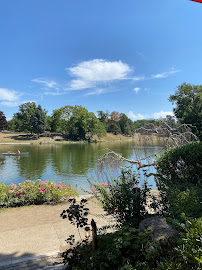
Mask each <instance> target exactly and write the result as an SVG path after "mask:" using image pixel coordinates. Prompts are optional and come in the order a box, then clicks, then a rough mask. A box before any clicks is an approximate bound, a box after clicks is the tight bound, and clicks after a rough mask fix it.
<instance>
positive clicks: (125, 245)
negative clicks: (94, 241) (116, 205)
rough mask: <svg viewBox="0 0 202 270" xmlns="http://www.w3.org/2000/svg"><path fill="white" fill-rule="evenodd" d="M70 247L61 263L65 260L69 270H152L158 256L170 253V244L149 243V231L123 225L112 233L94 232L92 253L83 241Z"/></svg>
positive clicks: (154, 267)
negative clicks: (94, 243) (96, 243)
mask: <svg viewBox="0 0 202 270" xmlns="http://www.w3.org/2000/svg"><path fill="white" fill-rule="evenodd" d="M70 240H71V239H70V238H69V241H70ZM70 250H71V252H72V253H71V255H70V252H69V251H70ZM70 250H68V251H67V252H64V253H63V254H62V255H63V258H64V263H66V264H67V263H68V265H69V266H70V268H69V269H73V270H77V269H80V270H84V269H85V270H94V269H96V270H108V269H113V270H124V269H125V270H127V269H128V270H129V269H131V270H134V269H136V270H150V269H151V270H154V269H156V266H157V262H158V260H160V258H163V257H166V256H169V254H170V253H172V246H171V245H169V244H166V245H165V246H162V247H161V246H160V245H159V244H156V243H153V242H152V240H151V236H150V232H149V231H146V232H144V233H143V232H140V231H139V230H138V229H135V228H133V227H131V226H124V227H122V228H121V229H120V230H118V231H116V232H114V233H108V234H105V235H98V248H97V250H96V251H95V252H92V247H91V245H90V244H88V243H87V242H86V241H84V243H79V244H78V245H76V246H74V247H73V248H71V249H70ZM165 251H166V253H165Z"/></svg>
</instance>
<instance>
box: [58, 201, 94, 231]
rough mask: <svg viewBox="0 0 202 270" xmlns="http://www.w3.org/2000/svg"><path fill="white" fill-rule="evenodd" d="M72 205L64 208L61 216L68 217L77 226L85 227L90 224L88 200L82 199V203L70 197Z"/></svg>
mask: <svg viewBox="0 0 202 270" xmlns="http://www.w3.org/2000/svg"><path fill="white" fill-rule="evenodd" d="M69 202H70V203H71V205H70V206H69V208H68V209H66V210H63V211H62V213H61V214H60V216H61V217H62V218H63V219H66V218H68V220H69V221H70V223H71V224H72V225H76V227H77V228H79V227H80V228H82V227H85V226H86V225H87V224H88V218H87V217H88V212H89V208H87V207H86V204H87V200H86V199H81V201H80V204H77V203H76V200H75V199H69Z"/></svg>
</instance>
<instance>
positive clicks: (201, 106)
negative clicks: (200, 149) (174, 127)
mask: <svg viewBox="0 0 202 270" xmlns="http://www.w3.org/2000/svg"><path fill="white" fill-rule="evenodd" d="M169 101H171V102H172V103H173V104H175V105H176V107H175V108H174V109H173V111H174V114H175V116H176V118H177V119H178V120H179V121H180V123H182V124H191V125H192V126H194V127H196V128H197V130H198V132H196V129H195V128H194V127H193V128H192V132H193V133H196V135H198V136H199V138H200V140H202V85H191V84H187V83H183V84H181V85H179V86H178V88H177V90H176V91H175V94H174V95H170V98H169Z"/></svg>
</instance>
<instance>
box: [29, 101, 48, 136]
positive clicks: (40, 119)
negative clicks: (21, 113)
mask: <svg viewBox="0 0 202 270" xmlns="http://www.w3.org/2000/svg"><path fill="white" fill-rule="evenodd" d="M30 123H31V131H32V132H33V133H37V134H41V133H43V132H44V131H45V128H46V111H45V110H43V109H42V108H41V105H39V106H38V107H37V108H36V110H35V112H34V113H33V114H32V115H31V117H30Z"/></svg>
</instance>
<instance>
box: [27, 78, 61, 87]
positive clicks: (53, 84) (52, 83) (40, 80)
mask: <svg viewBox="0 0 202 270" xmlns="http://www.w3.org/2000/svg"><path fill="white" fill-rule="evenodd" d="M32 82H35V83H38V84H42V86H44V87H46V88H54V89H58V87H59V85H58V83H57V82H55V81H54V80H48V79H44V78H36V79H33V80H32Z"/></svg>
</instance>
